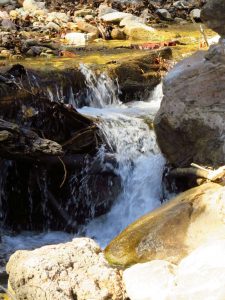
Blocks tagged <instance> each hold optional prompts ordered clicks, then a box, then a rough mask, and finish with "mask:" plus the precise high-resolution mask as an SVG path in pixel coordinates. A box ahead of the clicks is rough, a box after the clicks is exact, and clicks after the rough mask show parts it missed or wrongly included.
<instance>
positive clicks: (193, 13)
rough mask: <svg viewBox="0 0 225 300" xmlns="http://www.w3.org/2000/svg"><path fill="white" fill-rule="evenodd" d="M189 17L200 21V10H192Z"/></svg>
mask: <svg viewBox="0 0 225 300" xmlns="http://www.w3.org/2000/svg"><path fill="white" fill-rule="evenodd" d="M190 16H191V17H192V18H193V19H194V20H200V19H201V10H200V9H198V8H195V9H192V11H191V12H190Z"/></svg>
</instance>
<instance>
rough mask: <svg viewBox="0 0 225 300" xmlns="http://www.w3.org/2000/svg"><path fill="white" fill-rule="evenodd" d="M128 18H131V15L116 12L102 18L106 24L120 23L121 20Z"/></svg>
mask: <svg viewBox="0 0 225 300" xmlns="http://www.w3.org/2000/svg"><path fill="white" fill-rule="evenodd" d="M128 16H131V14H128V13H124V12H119V11H116V12H111V13H108V14H106V15H103V16H101V17H100V18H101V20H102V21H103V22H105V23H120V21H121V20H123V19H124V18H126V17H128Z"/></svg>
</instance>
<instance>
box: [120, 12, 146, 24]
mask: <svg viewBox="0 0 225 300" xmlns="http://www.w3.org/2000/svg"><path fill="white" fill-rule="evenodd" d="M132 23H143V24H144V19H142V18H140V17H137V16H133V15H131V16H127V17H126V18H124V19H123V20H121V21H120V27H124V26H129V25H131V26H132Z"/></svg>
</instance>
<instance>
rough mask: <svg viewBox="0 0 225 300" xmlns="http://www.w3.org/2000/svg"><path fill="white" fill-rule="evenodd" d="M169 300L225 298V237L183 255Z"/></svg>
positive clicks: (213, 299)
mask: <svg viewBox="0 0 225 300" xmlns="http://www.w3.org/2000/svg"><path fill="white" fill-rule="evenodd" d="M175 280H176V285H175V286H174V289H172V290H171V292H170V294H169V296H168V300H189V299H191V300H203V299H204V300H224V299H225V240H218V241H214V242H210V243H208V244H205V245H203V246H201V247H199V248H198V249H196V250H195V251H193V252H192V253H191V254H190V255H189V256H187V257H186V258H184V259H183V260H182V261H181V262H180V264H179V266H178V269H177V275H176V278H175Z"/></svg>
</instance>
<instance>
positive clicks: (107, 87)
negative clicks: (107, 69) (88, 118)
mask: <svg viewBox="0 0 225 300" xmlns="http://www.w3.org/2000/svg"><path fill="white" fill-rule="evenodd" d="M80 71H81V72H82V74H83V75H84V76H85V78H86V85H87V97H86V99H87V100H86V102H87V106H91V107H99V108H102V107H105V106H108V105H119V104H120V101H119V98H118V95H119V93H120V91H119V87H118V85H116V84H115V83H114V82H113V80H112V79H111V78H110V77H109V76H108V75H107V74H106V73H104V72H103V73H101V74H100V75H99V76H96V74H95V73H94V71H92V70H91V69H90V68H89V67H88V66H87V65H84V64H80Z"/></svg>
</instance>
